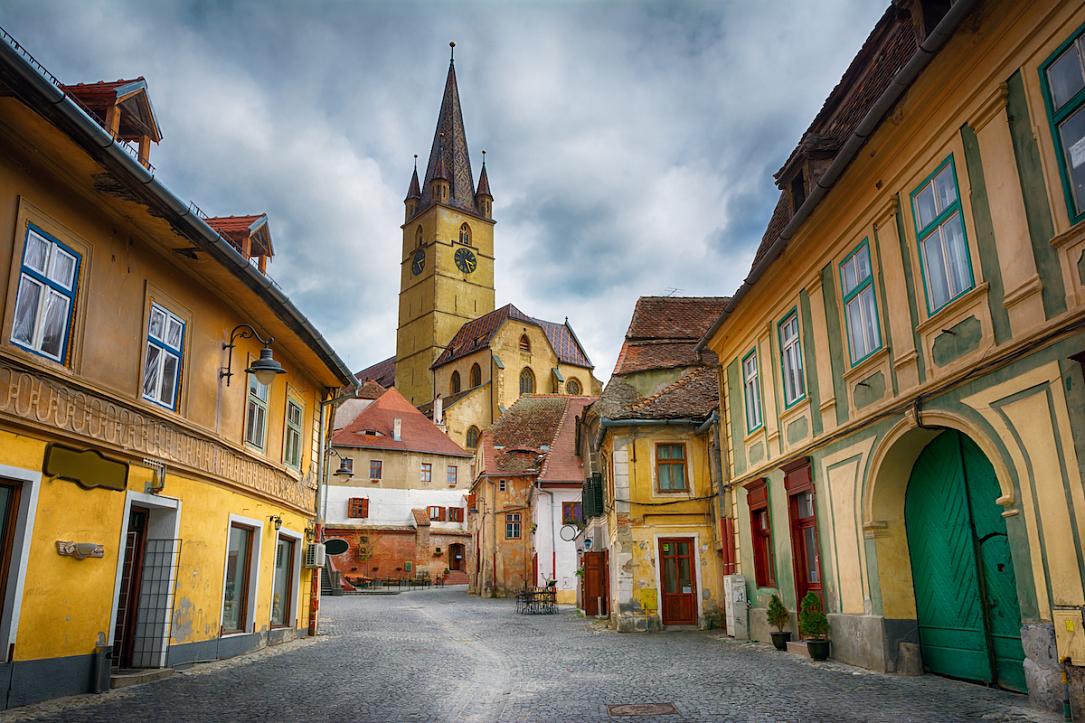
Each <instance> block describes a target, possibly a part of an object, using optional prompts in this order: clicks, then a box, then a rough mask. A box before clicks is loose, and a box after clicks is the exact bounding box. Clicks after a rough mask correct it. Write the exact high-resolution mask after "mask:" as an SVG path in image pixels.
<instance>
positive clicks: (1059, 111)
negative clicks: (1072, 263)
mask: <svg viewBox="0 0 1085 723" xmlns="http://www.w3.org/2000/svg"><path fill="white" fill-rule="evenodd" d="M1083 32H1085V24H1083V25H1081V26H1079V27H1078V29H1077V30H1075V31H1074V32H1073V33H1072V34H1071V35H1070V37H1069V38H1067V39H1066V40H1064V41H1063V42H1062V43H1061V44H1060V45H1059V47H1057V48H1055V52H1053V53H1051V55H1049V56H1047V60H1045V61H1044V62H1043V63H1041V64H1040V68H1039V73H1040V87H1041V88H1042V90H1043V96H1044V108H1045V110H1046V111H1047V120H1048V124H1049V126H1050V128H1051V139H1052V140H1053V141H1054V142H1055V155H1056V156H1057V157H1058V159H1059V178H1060V179H1061V180H1062V190H1063V194H1064V198H1065V200H1066V213H1067V215H1068V216H1069V217H1070V223H1072V224H1075V223H1077V222H1078V221H1080V220H1081V219H1083V218H1085V209H1082V210H1081V211H1080V212H1079V211H1078V210H1077V206H1076V204H1075V203H1074V189H1073V184H1072V183H1071V182H1070V176H1069V174H1068V173H1067V172H1066V151H1065V149H1064V148H1063V145H1062V136H1060V135H1059V128H1058V124H1059V123H1061V122H1062V121H1064V120H1066V118H1068V117H1069V116H1070V115H1071V114H1073V112H1074V111H1076V110H1077V109H1078V108H1080V107H1081V106H1082V105H1085V88H1082V89H1081V90H1079V91H1078V92H1077V93H1075V94H1074V97H1073V98H1071V99H1070V100H1068V101H1066V102H1065V103H1063V104H1062V106H1060V107H1059V108H1055V99H1054V98H1053V97H1052V96H1051V84H1050V82H1049V80H1048V77H1047V71H1048V69H1049V68H1050V67H1051V66H1052V65H1053V64H1054V63H1055V61H1056V60H1058V58H1059V56H1060V55H1062V54H1063V52H1064V51H1065V50H1067V49H1068V48H1069V47H1070V46H1071V45H1073V44H1074V41H1076V40H1077V39H1078V38H1079V37H1080V36H1081V34H1082V33H1083ZM1018 74H1020V71H1018ZM1022 87H1023V86H1022ZM1026 111H1027V107H1026Z"/></svg>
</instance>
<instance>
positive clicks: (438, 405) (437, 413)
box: [433, 397, 445, 427]
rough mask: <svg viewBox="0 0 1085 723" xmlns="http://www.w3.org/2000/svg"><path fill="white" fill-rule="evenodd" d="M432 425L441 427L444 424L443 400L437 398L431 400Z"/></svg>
mask: <svg viewBox="0 0 1085 723" xmlns="http://www.w3.org/2000/svg"><path fill="white" fill-rule="evenodd" d="M433 423H434V424H436V425H437V426H438V427H443V426H444V423H445V400H443V399H441V398H440V397H437V398H436V399H434V400H433Z"/></svg>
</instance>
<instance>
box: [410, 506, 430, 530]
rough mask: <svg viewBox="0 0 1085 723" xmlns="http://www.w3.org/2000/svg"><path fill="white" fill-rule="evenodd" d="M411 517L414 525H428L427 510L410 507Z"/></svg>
mask: <svg viewBox="0 0 1085 723" xmlns="http://www.w3.org/2000/svg"><path fill="white" fill-rule="evenodd" d="M411 517H412V518H413V520H414V526H415V527H429V510H425V509H418V508H412V509H411Z"/></svg>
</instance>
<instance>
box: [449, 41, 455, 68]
mask: <svg viewBox="0 0 1085 723" xmlns="http://www.w3.org/2000/svg"><path fill="white" fill-rule="evenodd" d="M448 47H450V48H452V51H451V52H450V53H449V55H448V64H449V65H452V64H454V63H455V62H456V41H455V40H453V41H452V42H450V43H449V44H448Z"/></svg>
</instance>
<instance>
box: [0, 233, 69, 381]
mask: <svg viewBox="0 0 1085 723" xmlns="http://www.w3.org/2000/svg"><path fill="white" fill-rule="evenodd" d="M81 261H82V257H81V256H80V255H79V254H77V253H76V252H75V251H74V250H72V249H71V248H70V247H69V246H66V245H65V244H63V243H61V242H60V241H59V240H58V239H56V238H55V237H53V236H51V235H49V234H47V233H46V232H45V231H42V230H41V229H40V228H38V227H37V226H34V225H33V224H27V228H26V243H25V244H23V257H22V260H21V262H20V263H21V265H20V268H19V290H18V293H17V294H16V297H15V321H14V323H13V324H12V326H11V341H12V342H13V343H15V344H17V345H18V346H21V347H22V348H23V349H26V350H28V351H31V352H33V353H35V354H38V355H41V356H43V357H45V358H47V359H52V360H53V361H56V362H60V363H61V364H64V363H65V362H66V361H67V358H68V344H69V342H70V340H71V329H72V319H73V318H74V317H75V292H76V288H77V287H78V284H79V264H80V262H81Z"/></svg>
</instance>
